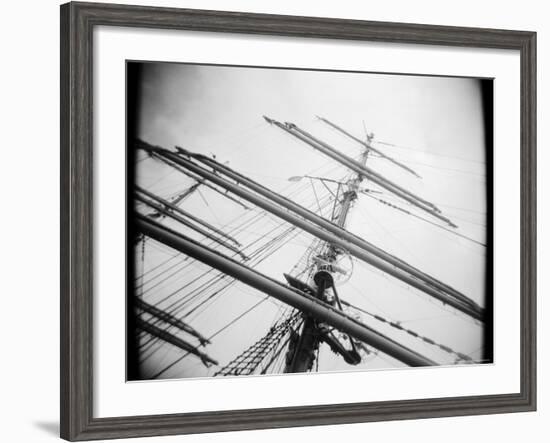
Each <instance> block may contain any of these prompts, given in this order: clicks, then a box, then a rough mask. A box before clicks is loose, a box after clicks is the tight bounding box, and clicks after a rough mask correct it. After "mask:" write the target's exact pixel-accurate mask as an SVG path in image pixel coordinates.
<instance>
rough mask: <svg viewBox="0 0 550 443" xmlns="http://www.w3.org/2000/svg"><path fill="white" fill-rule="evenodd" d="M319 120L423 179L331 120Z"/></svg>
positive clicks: (321, 118)
mask: <svg viewBox="0 0 550 443" xmlns="http://www.w3.org/2000/svg"><path fill="white" fill-rule="evenodd" d="M317 118H318V119H319V120H321V121H322V122H324V123H326V124H327V125H329V126H330V127H332V128H334V129H336V130H337V131H339V132H341V133H342V134H344V135H347V136H348V137H349V138H351V139H352V140H355V141H356V142H357V143H359V144H361V145H363V146H364V147H365V148H367V149H368V150H369V151H372V152H376V153H377V154H378V155H379V156H380V157H383V158H385V159H386V160H388V161H390V162H391V163H393V164H395V165H397V166H399V167H400V168H402V169H404V170H405V171H408V172H410V173H411V174H413V175H414V176H416V177H418V178H422V177H420V175H418V174H417V173H416V172H415V171H414V170H412V169H411V168H409V167H408V166H407V165H404V164H403V163H400V162H398V161H397V160H395V159H394V158H392V157H390V156H389V155H386V154H384V153H383V152H382V151H379V150H378V149H376V148H373V147H372V145H371V144H369V143H365V142H364V141H363V140H361V139H360V138H357V137H355V136H354V135H352V134H350V133H349V132H347V131H345V130H344V129H342V128H341V127H340V126H338V125H336V124H334V123H332V122H331V121H330V120H327V119H326V118H323V117H319V116H317Z"/></svg>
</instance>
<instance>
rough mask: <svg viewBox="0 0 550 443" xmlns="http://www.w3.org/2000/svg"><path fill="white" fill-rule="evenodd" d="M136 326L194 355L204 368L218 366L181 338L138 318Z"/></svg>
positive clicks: (214, 361) (210, 358)
mask: <svg viewBox="0 0 550 443" xmlns="http://www.w3.org/2000/svg"><path fill="white" fill-rule="evenodd" d="M136 326H137V327H138V329H141V330H142V331H145V332H147V333H149V334H151V335H152V336H154V337H157V338H160V339H162V340H164V341H165V342H167V343H170V344H171V345H174V346H176V347H178V348H180V349H183V350H184V351H187V352H190V353H191V354H194V355H196V356H197V357H199V358H200V359H201V360H202V362H203V363H204V365H205V366H210V365H218V362H217V361H216V360H214V359H213V358H212V357H210V356H208V355H207V354H205V353H204V352H201V351H199V350H198V349H197V348H196V347H195V346H193V345H192V344H190V343H187V342H186V341H185V340H182V339H181V338H179V337H176V336H175V335H173V334H170V333H169V332H168V331H165V330H164V329H161V328H159V327H157V326H155V325H153V324H151V323H149V322H146V321H145V320H143V319H142V318H140V317H137V318H136Z"/></svg>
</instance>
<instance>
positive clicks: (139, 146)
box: [134, 140, 250, 210]
mask: <svg viewBox="0 0 550 443" xmlns="http://www.w3.org/2000/svg"><path fill="white" fill-rule="evenodd" d="M134 146H135V147H136V148H137V149H142V150H144V151H147V152H148V153H149V154H151V156H152V157H154V158H156V159H157V160H159V161H161V162H163V163H164V164H166V165H168V166H170V167H172V168H174V169H176V170H178V171H179V172H181V173H182V174H185V175H187V176H188V177H190V178H192V179H193V180H196V181H197V183H195V185H197V184H200V185H203V186H205V187H207V188H210V189H212V190H213V191H214V192H217V193H218V194H220V195H223V196H224V197H225V198H227V199H228V200H231V201H232V202H234V203H237V204H238V205H239V206H242V207H243V208H244V209H246V210H248V209H250V208H249V207H247V206H246V205H243V204H242V203H241V202H240V201H239V200H237V199H235V198H233V197H231V196H230V195H227V194H224V193H223V192H221V191H220V190H219V189H217V188H216V187H214V186H212V185H210V184H208V183H204V180H203V179H201V178H200V177H197V176H195V175H192V174H190V173H189V172H187V171H184V170H183V169H181V168H180V167H179V166H178V165H176V164H174V163H173V162H171V161H169V160H168V159H166V158H164V157H162V156H160V155H155V152H154V150H151V148H152V147H153V146H152V145H150V144H148V143H145V142H144V141H142V140H134ZM159 149H160V148H159ZM195 185H193V186H195Z"/></svg>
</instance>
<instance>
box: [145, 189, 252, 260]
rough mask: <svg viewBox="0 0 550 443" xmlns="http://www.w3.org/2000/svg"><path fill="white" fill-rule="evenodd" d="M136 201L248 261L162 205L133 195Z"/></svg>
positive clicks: (216, 238)
mask: <svg viewBox="0 0 550 443" xmlns="http://www.w3.org/2000/svg"><path fill="white" fill-rule="evenodd" d="M135 198H136V200H139V201H141V202H142V203H145V204H146V205H147V206H150V207H151V208H153V209H155V210H156V211H157V212H159V213H160V214H164V215H165V216H167V217H170V218H171V219H173V220H176V221H177V222H179V223H181V224H182V225H184V226H187V227H188V228H190V229H192V230H193V231H195V232H198V233H199V234H201V235H203V236H205V237H206V238H209V239H210V240H212V241H214V242H216V243H218V244H219V245H221V246H223V247H224V248H227V249H229V250H230V251H233V252H235V253H236V254H239V255H240V256H241V257H242V258H243V259H244V260H248V257H247V256H246V255H245V254H243V253H242V252H241V251H240V250H239V249H238V248H236V247H235V246H233V245H230V244H229V243H227V242H226V241H225V240H223V239H221V238H218V237H216V236H214V235H212V234H211V233H210V232H208V231H205V230H204V229H202V228H201V227H200V226H197V225H195V224H193V223H191V222H190V221H189V220H186V219H184V218H183V217H180V216H179V215H177V214H174V213H173V212H170V211H168V210H167V209H166V208H165V207H163V206H162V205H160V204H158V203H155V202H153V201H150V200H147V199H146V198H144V197H142V196H141V195H139V194H137V193H136V194H135Z"/></svg>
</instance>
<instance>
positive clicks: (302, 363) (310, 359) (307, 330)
mask: <svg viewBox="0 0 550 443" xmlns="http://www.w3.org/2000/svg"><path fill="white" fill-rule="evenodd" d="M373 137H374V135H373V134H372V133H371V134H367V141H366V143H365V144H364V147H363V150H362V152H361V156H360V158H359V161H358V162H359V163H360V164H361V165H362V166H365V165H366V163H367V159H368V156H369V151H370V142H371V140H372V138H373ZM363 179H364V176H363V175H362V174H361V173H359V172H357V173H356V174H355V175H354V176H353V177H352V178H351V179H350V180H349V181H348V182H347V183H346V185H345V186H347V190H346V191H345V192H344V193H343V196H342V199H341V200H340V201H338V200H336V201H335V202H334V205H335V209H334V213H335V214H336V217H335V219H334V220H331V221H333V222H334V223H336V224H337V225H338V226H340V227H341V228H345V227H346V222H347V219H348V215H349V212H350V209H351V207H352V204H353V202H354V201H355V200H356V199H357V193H358V191H359V187H360V185H361V183H362V182H363ZM322 249H323V250H325V251H326V252H325V253H323V254H322V257H319V258H321V259H322V260H320V261H319V262H318V264H317V265H316V266H317V270H316V272H315V274H314V276H313V281H314V283H315V285H316V289H317V290H316V293H315V295H316V297H317V298H318V299H320V300H322V301H327V298H328V297H327V294H326V292H327V290H329V289H330V290H332V291H333V294H334V302H336V303H337V304H338V307H339V308H340V309H342V305H341V303H340V300H339V299H338V295H337V292H336V287H335V283H334V276H333V265H334V264H335V262H336V261H337V259H338V256H339V255H340V254H341V253H342V250H341V249H339V248H338V247H337V246H336V245H334V244H332V243H330V242H325V244H324V247H323V248H322ZM322 335H323V332H321V330H320V325H319V323H318V322H317V320H316V319H315V318H313V317H311V316H306V318H305V321H304V324H303V327H302V331H301V333H300V335H299V336H298V337H297V339H296V341H295V345H294V346H293V347H292V348H291V349H290V350H289V353H288V354H287V365H286V367H285V372H287V373H294V372H307V371H310V370H311V369H312V367H313V363H314V362H315V358H316V357H315V353H316V351H317V350H318V349H319V344H320V341H321V340H320V337H321V336H322ZM350 342H351V344H352V348H353V349H352V351H347V352H346V351H345V350H344V349H341V352H342V351H344V352H345V355H344V358H346V357H347V358H346V360H348V361H351V362H353V363H354V364H357V363H359V362H360V361H361V358H360V356H359V354H358V353H357V351H356V349H355V345H354V344H353V341H351V340H350Z"/></svg>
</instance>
